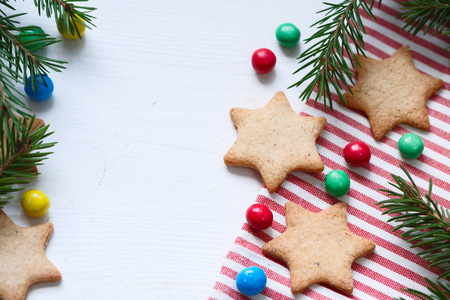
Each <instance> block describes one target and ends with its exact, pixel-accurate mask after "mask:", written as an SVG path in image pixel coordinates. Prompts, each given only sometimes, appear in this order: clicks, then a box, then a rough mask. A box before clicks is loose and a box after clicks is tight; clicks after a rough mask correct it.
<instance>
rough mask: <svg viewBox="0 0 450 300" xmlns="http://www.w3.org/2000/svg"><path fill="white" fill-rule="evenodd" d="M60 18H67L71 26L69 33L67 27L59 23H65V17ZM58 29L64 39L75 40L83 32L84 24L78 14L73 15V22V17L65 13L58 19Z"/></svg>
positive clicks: (84, 29)
mask: <svg viewBox="0 0 450 300" xmlns="http://www.w3.org/2000/svg"><path fill="white" fill-rule="evenodd" d="M62 18H69V23H70V26H71V28H70V29H71V30H70V33H69V32H68V31H67V28H65V27H63V26H61V23H65V19H62ZM58 31H59V33H60V34H61V35H62V36H63V37H65V38H66V39H71V40H76V39H79V38H80V37H81V36H82V35H83V34H84V32H85V31H86V26H85V25H84V24H83V23H82V21H81V19H80V17H79V16H77V15H75V22H73V19H72V18H71V17H69V16H68V15H65V16H64V17H60V18H59V19H58ZM78 33H79V34H80V36H78Z"/></svg>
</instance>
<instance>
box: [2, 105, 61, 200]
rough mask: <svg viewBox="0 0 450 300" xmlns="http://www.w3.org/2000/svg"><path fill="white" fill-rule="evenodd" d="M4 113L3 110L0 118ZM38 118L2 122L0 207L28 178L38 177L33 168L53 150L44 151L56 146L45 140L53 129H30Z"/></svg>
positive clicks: (44, 127)
mask: <svg viewBox="0 0 450 300" xmlns="http://www.w3.org/2000/svg"><path fill="white" fill-rule="evenodd" d="M3 114H5V112H4V111H0V117H2V115H3ZM34 120H35V118H34V117H31V118H30V119H28V118H23V119H22V126H15V125H14V123H13V122H12V121H11V122H8V123H7V124H6V126H5V123H3V122H0V141H1V142H2V145H1V147H0V208H2V207H3V206H4V205H5V204H6V203H8V200H9V199H11V198H12V196H11V193H13V192H17V191H20V190H22V189H23V188H21V187H17V185H18V184H26V183H28V179H29V178H33V177H36V176H37V175H38V173H36V172H33V171H32V170H33V167H34V166H37V165H41V164H42V163H41V162H42V161H43V160H44V159H46V158H47V156H48V155H50V154H51V153H52V152H41V151H42V150H44V149H48V148H50V147H53V146H54V145H55V144H56V143H54V142H51V143H44V139H45V138H47V137H48V136H50V135H51V134H52V133H53V132H48V127H49V125H47V126H40V127H38V128H36V129H34V130H33V131H32V130H31V128H32V125H33V122H34Z"/></svg>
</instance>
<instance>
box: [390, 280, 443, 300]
mask: <svg viewBox="0 0 450 300" xmlns="http://www.w3.org/2000/svg"><path fill="white" fill-rule="evenodd" d="M425 280H426V281H427V282H428V284H429V285H430V286H429V287H427V289H428V291H430V294H426V293H424V292H421V291H418V290H415V289H404V291H405V292H407V293H409V294H411V295H413V296H416V297H417V298H419V299H421V300H448V299H449V297H450V284H448V283H443V282H439V281H438V282H432V281H431V280H430V279H428V278H425ZM397 299H398V300H406V299H404V298H402V297H400V298H397Z"/></svg>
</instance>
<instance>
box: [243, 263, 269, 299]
mask: <svg viewBox="0 0 450 300" xmlns="http://www.w3.org/2000/svg"><path fill="white" fill-rule="evenodd" d="M266 283H267V276H266V273H264V271H263V269H261V268H259V267H248V268H245V269H244V270H242V271H241V272H240V273H239V274H238V275H237V277H236V285H237V288H238V290H239V291H240V292H241V293H242V294H244V295H248V296H254V295H257V294H259V293H261V292H262V291H263V290H264V288H265V287H266Z"/></svg>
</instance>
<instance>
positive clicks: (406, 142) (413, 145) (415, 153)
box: [398, 133, 424, 159]
mask: <svg viewBox="0 0 450 300" xmlns="http://www.w3.org/2000/svg"><path fill="white" fill-rule="evenodd" d="M423 148H424V144H423V141H422V138H421V137H420V136H418V135H417V134H415V133H405V134H404V135H402V137H401V138H400V139H399V140H398V150H400V153H401V154H402V155H403V156H404V157H406V158H411V159H414V158H418V157H419V156H420V155H421V154H422V152H423Z"/></svg>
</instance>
